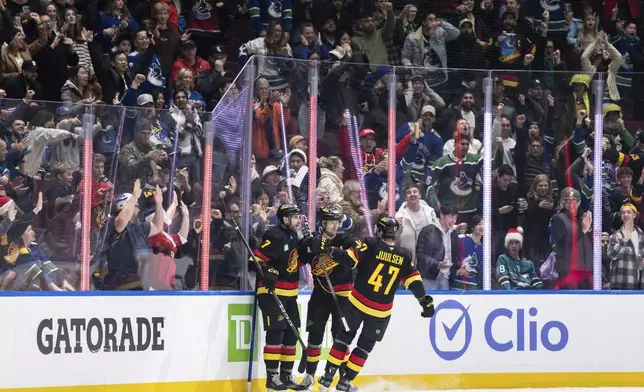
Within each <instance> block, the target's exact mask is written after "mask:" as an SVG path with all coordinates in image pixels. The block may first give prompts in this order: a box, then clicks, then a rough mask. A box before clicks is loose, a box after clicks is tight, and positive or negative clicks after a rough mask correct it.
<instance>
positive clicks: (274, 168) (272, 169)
mask: <svg viewBox="0 0 644 392" xmlns="http://www.w3.org/2000/svg"><path fill="white" fill-rule="evenodd" d="M279 171H280V169H278V168H277V166H273V165H268V166H266V167H265V168H264V171H263V172H262V178H264V177H266V176H267V175H269V174H271V173H275V172H278V173H279Z"/></svg>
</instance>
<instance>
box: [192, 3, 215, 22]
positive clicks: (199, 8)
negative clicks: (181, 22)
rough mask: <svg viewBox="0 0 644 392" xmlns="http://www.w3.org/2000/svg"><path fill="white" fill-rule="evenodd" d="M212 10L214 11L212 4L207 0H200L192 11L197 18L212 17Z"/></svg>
mask: <svg viewBox="0 0 644 392" xmlns="http://www.w3.org/2000/svg"><path fill="white" fill-rule="evenodd" d="M210 11H212V5H210V4H209V3H208V2H207V1H206V0H199V1H197V2H196V3H195V5H194V6H193V7H192V12H193V13H194V16H195V18H196V19H197V20H208V19H210V18H211V17H212V15H211V14H210Z"/></svg>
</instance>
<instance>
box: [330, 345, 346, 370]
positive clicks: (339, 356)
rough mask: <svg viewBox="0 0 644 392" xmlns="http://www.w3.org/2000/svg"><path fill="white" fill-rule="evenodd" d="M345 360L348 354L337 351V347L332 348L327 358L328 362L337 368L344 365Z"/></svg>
mask: <svg viewBox="0 0 644 392" xmlns="http://www.w3.org/2000/svg"><path fill="white" fill-rule="evenodd" d="M345 358H346V353H343V352H342V351H339V350H336V349H335V347H331V350H329V357H328V358H327V361H329V362H331V363H332V364H334V365H335V366H340V365H342V364H343V363H344V359H345Z"/></svg>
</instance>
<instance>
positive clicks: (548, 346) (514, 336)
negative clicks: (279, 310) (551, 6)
mask: <svg viewBox="0 0 644 392" xmlns="http://www.w3.org/2000/svg"><path fill="white" fill-rule="evenodd" d="M434 298H435V303H436V305H437V312H436V315H435V316H434V318H432V319H431V321H430V320H426V319H422V318H421V317H420V315H419V313H420V307H419V305H418V302H417V301H416V299H415V298H414V297H413V296H411V295H409V293H406V292H401V293H399V295H398V296H397V298H396V302H395V305H394V311H393V315H392V319H391V322H390V324H389V327H388V329H387V331H386V333H385V336H384V339H383V341H382V342H380V343H379V344H377V345H376V348H375V349H374V351H373V353H372V354H371V356H370V357H369V360H368V361H367V364H366V366H365V367H364V369H363V371H362V373H361V377H360V378H359V379H358V380H357V382H356V384H357V385H359V386H365V387H367V389H368V390H372V391H381V390H403V389H406V390H410V389H467V388H504V387H524V388H527V387H575V386H578V387H611V386H633V387H638V386H639V387H644V361H642V360H641V353H642V352H643V351H644V334H643V333H642V325H644V315H643V314H642V311H641V310H642V309H644V295H643V294H637V293H607V292H592V293H580V292H578V293H565V294H562V293H561V292H557V293H556V294H549V293H540V294H500V293H496V292H491V293H485V294H481V293H477V294H469V293H467V294H454V293H445V294H444V295H442V294H436V295H435V296H434ZM252 300H253V297H252V296H250V295H230V293H225V295H221V294H219V295H218V294H217V293H181V294H177V293H162V292H151V293H144V294H143V295H127V294H126V293H113V294H110V295H91V294H87V293H86V294H71V295H56V296H50V295H26V296H24V295H12V294H8V295H6V294H5V295H2V296H0V309H2V310H3V314H2V318H1V320H2V321H1V322H0V366H1V369H2V377H0V391H10V390H16V391H18V390H20V391H34V392H35V391H60V392H62V391H87V392H98V391H106V392H107V391H110V392H111V391H114V392H116V391H131V392H135V391H136V392H138V391H166V392H183V391H231V392H232V391H245V390H246V385H247V383H246V379H247V372H248V358H249V355H250V348H249V347H250V326H251V322H250V321H251V309H252ZM307 301H308V295H301V296H300V298H299V302H300V306H301V307H300V310H301V316H302V317H301V319H302V321H301V324H302V325H306V320H305V317H306V311H307ZM258 321H261V319H258ZM258 326H260V328H259V329H260V332H259V333H258V334H257V340H256V345H255V347H256V349H257V348H259V350H256V351H255V353H254V356H253V357H254V358H255V361H256V362H254V366H253V378H254V379H256V380H255V382H254V384H255V385H257V388H253V390H258V391H259V390H262V388H261V387H260V386H261V384H263V381H262V380H261V379H262V378H263V377H264V376H265V373H264V369H263V367H264V366H263V363H262V362H261V360H262V354H261V347H262V344H263V341H262V340H263V336H262V333H261V322H259V323H258ZM329 335H330V334H327V339H326V340H325V342H324V344H323V347H324V348H325V350H324V352H323V357H322V361H321V363H320V366H319V367H318V373H320V372H321V371H322V369H323V366H324V361H325V359H326V354H327V352H328V349H329V348H330V345H331V343H332V342H331V339H330V336H329ZM298 358H299V352H298ZM257 360H259V362H257Z"/></svg>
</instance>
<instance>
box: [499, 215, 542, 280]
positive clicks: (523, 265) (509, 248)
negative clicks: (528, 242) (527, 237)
mask: <svg viewBox="0 0 644 392" xmlns="http://www.w3.org/2000/svg"><path fill="white" fill-rule="evenodd" d="M522 246H523V229H522V228H521V227H517V228H516V229H515V228H510V229H509V230H508V233H507V234H506V235H505V248H506V252H505V253H503V254H502V255H501V256H499V259H498V261H497V262H496V278H497V280H498V282H499V285H501V287H502V288H503V289H505V290H522V289H542V288H543V282H541V279H539V277H538V276H537V271H536V269H535V267H534V263H533V262H532V261H530V260H528V259H526V258H525V257H521V254H520V253H521V247H522Z"/></svg>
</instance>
